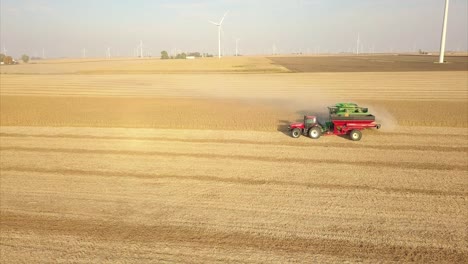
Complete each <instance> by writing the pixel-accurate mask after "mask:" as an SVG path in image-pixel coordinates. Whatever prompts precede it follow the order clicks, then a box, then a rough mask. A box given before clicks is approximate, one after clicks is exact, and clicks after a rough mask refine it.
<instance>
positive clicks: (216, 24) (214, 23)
mask: <svg viewBox="0 0 468 264" xmlns="http://www.w3.org/2000/svg"><path fill="white" fill-rule="evenodd" d="M208 22H210V23H211V24H213V25H215V26H218V27H219V26H220V24H218V23H216V22H213V21H208Z"/></svg>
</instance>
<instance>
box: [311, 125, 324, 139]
mask: <svg viewBox="0 0 468 264" xmlns="http://www.w3.org/2000/svg"><path fill="white" fill-rule="evenodd" d="M321 135H322V130H321V129H320V127H313V128H311V129H309V137H310V138H313V139H318V138H319V137H320V136H321Z"/></svg>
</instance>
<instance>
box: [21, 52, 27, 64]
mask: <svg viewBox="0 0 468 264" xmlns="http://www.w3.org/2000/svg"><path fill="white" fill-rule="evenodd" d="M21 60H22V61H23V62H24V63H28V62H29V56H28V55H26V54H23V56H21Z"/></svg>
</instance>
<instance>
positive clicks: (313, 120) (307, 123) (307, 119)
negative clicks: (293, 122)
mask: <svg viewBox="0 0 468 264" xmlns="http://www.w3.org/2000/svg"><path fill="white" fill-rule="evenodd" d="M316 124H317V117H316V116H304V128H305V129H309V128H310V127H313V126H314V125H316Z"/></svg>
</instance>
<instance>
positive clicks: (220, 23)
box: [219, 11, 229, 25]
mask: <svg viewBox="0 0 468 264" xmlns="http://www.w3.org/2000/svg"><path fill="white" fill-rule="evenodd" d="M228 13H229V11H228V12H226V13H224V16H223V18H222V19H221V22H219V25H222V24H223V21H224V19H225V18H226V15H227V14H228Z"/></svg>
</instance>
